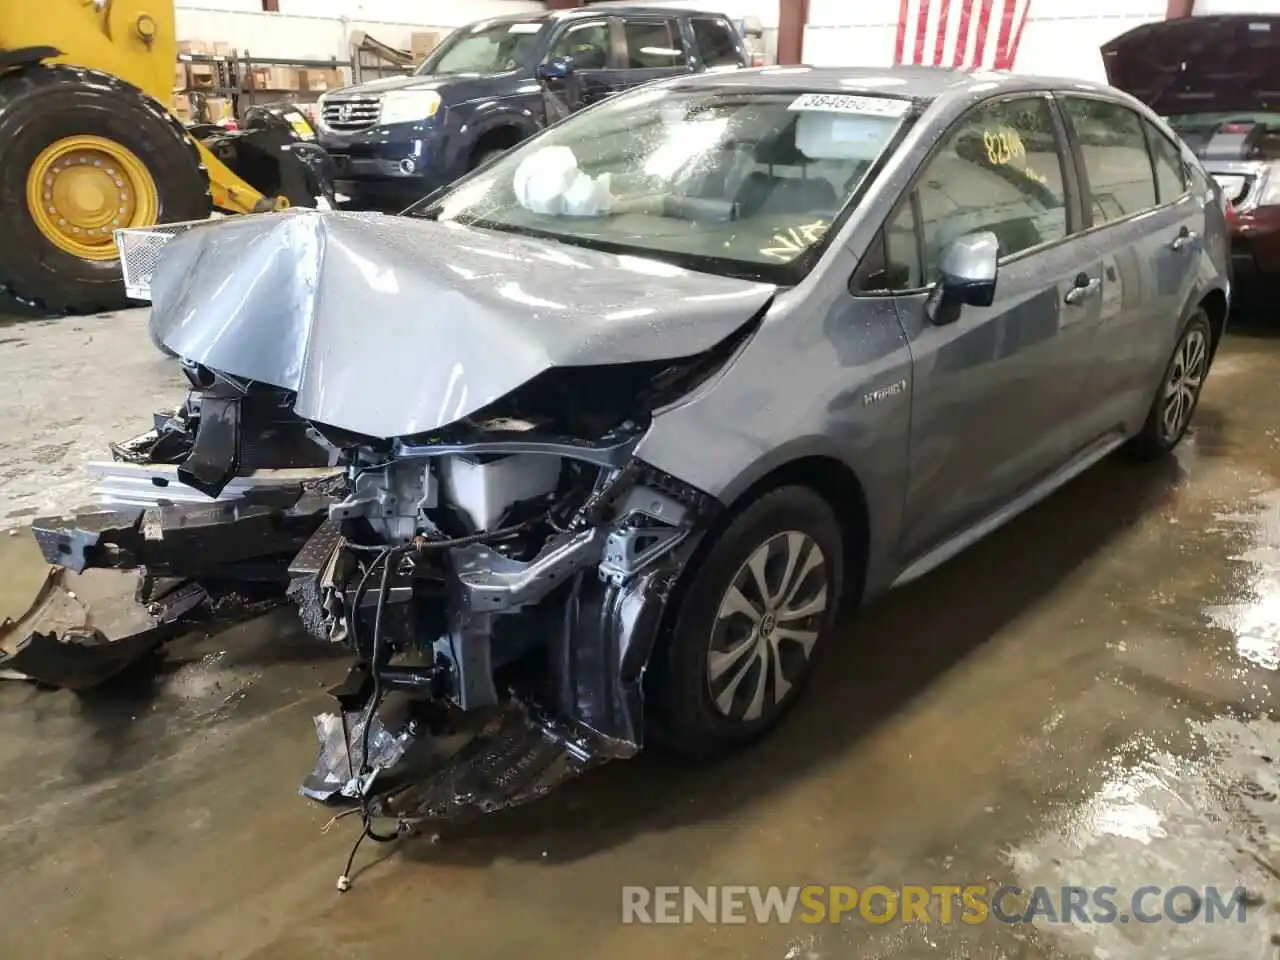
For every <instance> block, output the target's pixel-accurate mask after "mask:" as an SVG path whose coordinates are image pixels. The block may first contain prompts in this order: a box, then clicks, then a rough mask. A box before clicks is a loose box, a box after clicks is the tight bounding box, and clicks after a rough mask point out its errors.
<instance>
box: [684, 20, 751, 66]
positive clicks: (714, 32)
mask: <svg viewBox="0 0 1280 960" xmlns="http://www.w3.org/2000/svg"><path fill="white" fill-rule="evenodd" d="M689 22H690V24H691V25H692V27H693V36H694V39H696V40H697V41H698V54H699V56H701V57H702V65H703V66H704V67H707V68H708V69H710V68H712V67H741V66H745V64H744V63H743V62H742V56H741V54H739V53H738V41H737V40H736V39H735V37H734V35H733V28H732V27H730V26H729V24H727V23H725V21H723V20H702V19H698V18H694V19H693V20H691V21H689Z"/></svg>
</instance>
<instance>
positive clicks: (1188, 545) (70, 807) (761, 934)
mask: <svg viewBox="0 0 1280 960" xmlns="http://www.w3.org/2000/svg"><path fill="white" fill-rule="evenodd" d="M0 340H4V341H10V342H7V343H4V344H3V345H0V383H4V384H5V385H6V389H5V391H4V394H3V395H2V396H0V410H2V411H3V413H2V415H0V470H3V471H4V472H3V474H0V518H6V517H7V518H8V522H10V523H13V524H17V523H20V522H22V519H23V518H24V517H25V516H28V515H29V511H31V510H33V509H34V510H39V511H41V512H43V511H45V510H48V509H50V508H54V509H62V508H66V507H70V506H72V505H74V503H75V502H77V499H83V494H84V492H85V490H86V489H87V487H86V486H85V485H84V482H83V481H82V480H81V479H80V478H79V477H78V475H77V470H78V464H79V462H80V461H81V460H82V459H83V458H85V457H86V456H88V455H92V456H98V455H99V454H100V452H101V450H102V445H103V444H104V443H105V441H106V440H107V439H108V438H111V437H118V436H123V435H126V434H128V433H130V432H131V431H132V430H133V428H134V427H135V426H136V422H135V421H136V420H141V419H142V418H143V417H145V415H146V414H147V413H148V412H149V410H150V409H151V407H152V406H153V405H154V404H155V403H156V402H157V401H160V402H164V401H169V400H171V399H172V398H173V397H174V396H176V393H175V392H174V387H175V378H174V377H173V372H172V371H171V370H170V369H169V368H168V365H166V364H165V363H164V362H163V361H162V360H160V359H158V358H156V357H155V355H154V354H153V353H152V351H151V348H150V347H149V345H148V344H147V343H146V339H145V334H144V333H143V328H142V325H141V320H140V319H139V318H138V317H136V316H130V315H122V316H120V317H117V318H114V319H110V320H84V321H81V320H75V321H64V322H62V323H60V324H57V325H54V326H21V327H16V328H15V327H8V328H2V329H0ZM73 358H74V363H73V362H72V359H73ZM104 369H111V370H112V371H113V372H112V374H111V375H110V376H108V375H107V374H105V373H103V372H101V371H103V370H104ZM1278 373H1280V322H1276V323H1274V324H1272V325H1271V327H1270V328H1269V327H1268V325H1267V324H1266V323H1265V322H1262V321H1255V322H1254V324H1253V325H1252V326H1251V327H1250V328H1249V329H1246V330H1243V331H1239V332H1235V333H1233V334H1232V335H1231V336H1230V337H1229V339H1228V341H1227V343H1226V344H1225V345H1224V347H1223V349H1222V352H1221V354H1220V356H1219V358H1218V361H1217V364H1216V366H1215V368H1214V371H1213V374H1212V375H1211V377H1210V380H1209V385H1208V388H1207V392H1206V394H1205V398H1204V401H1203V404H1202V407H1201V409H1200V411H1199V413H1198V416H1197V422H1196V428H1195V434H1194V437H1193V438H1192V439H1191V440H1190V441H1189V442H1187V443H1186V444H1185V445H1184V447H1183V448H1182V450H1181V451H1180V452H1179V455H1178V456H1177V457H1176V458H1170V459H1169V460H1168V461H1167V462H1165V463H1163V464H1160V465H1156V466H1154V467H1147V468H1136V467H1133V466H1131V465H1129V464H1126V463H1124V462H1121V461H1109V462H1106V463H1103V464H1102V465H1100V466H1099V467H1097V468H1095V469H1094V470H1092V471H1091V472H1089V473H1088V474H1087V475H1085V476H1084V477H1082V478H1080V479H1079V480H1077V481H1076V482H1075V483H1073V484H1071V485H1070V486H1069V487H1068V488H1067V489H1065V490H1063V491H1061V492H1060V493H1058V494H1057V495H1055V496H1054V497H1052V498H1051V499H1050V500H1049V501H1047V502H1046V503H1044V504H1043V505H1041V506H1040V507H1038V508H1036V509H1035V510H1033V511H1032V512H1030V513H1029V514H1027V515H1026V516H1024V517H1022V518H1021V519H1019V520H1018V521H1016V522H1015V523H1013V524H1012V525H1011V526H1009V527H1007V528H1006V529H1004V530H1003V531H1001V532H999V533H998V534H996V535H995V536H993V537H991V538H990V539H989V540H987V541H986V542H984V543H982V544H980V545H979V546H977V547H976V548H974V549H973V550H971V551H970V552H968V553H967V554H965V555H963V556H961V557H959V558H958V559H956V560H955V561H953V562H952V563H950V564H949V565H947V566H946V567H944V568H943V569H941V570H939V571H937V572H936V573H934V574H933V575H931V576H929V577H927V578H926V579H925V580H924V581H922V582H919V583H917V584H915V585H913V586H911V587H909V588H906V589H904V590H902V591H900V592H898V593H897V594H895V595H893V596H891V597H889V598H888V599H887V600H885V601H884V602H881V603H879V604H877V605H875V606H874V608H872V609H869V610H867V611H865V612H863V613H862V614H861V615H860V616H859V617H858V618H857V620H856V621H851V622H850V623H849V625H848V627H847V630H846V631H845V634H846V635H845V637H844V642H843V643H842V644H841V645H839V646H838V648H836V649H833V650H832V651H831V655H830V657H829V659H828V660H827V662H826V664H825V668H824V670H823V671H822V673H821V674H820V675H819V677H818V678H817V680H816V682H815V683H814V685H813V687H812V688H811V689H810V691H809V692H808V695H807V697H806V699H805V700H804V701H803V702H802V704H801V705H800V707H799V709H798V710H797V711H796V713H795V714H794V715H793V716H792V717H791V718H790V719H789V720H788V721H787V722H786V723H785V724H784V725H783V726H782V727H781V728H780V729H778V730H777V731H776V732H775V734H774V735H773V736H772V737H771V738H769V739H768V740H767V741H766V742H764V743H762V744H761V745H759V746H758V747H757V748H755V749H752V750H750V751H749V752H746V753H744V754H742V755H740V756H737V757H734V758H732V759H730V760H728V761H725V762H722V763H719V764H715V765H710V766H704V767H697V768H695V767H689V766H686V765H682V764H679V763H676V762H674V761H672V760H670V759H668V758H665V757H663V756H661V755H658V754H656V753H655V754H646V755H642V756H641V757H640V758H639V759H637V760H635V761H631V762H627V763H616V764H613V765H611V766H608V767H605V768H604V769H602V770H601V771H599V772H598V773H596V774H593V775H590V776H588V777H587V778H584V779H583V780H580V781H578V782H577V783H575V784H571V785H570V786H568V787H566V788H565V789H563V790H562V791H561V792H559V793H557V794H554V795H552V796H551V797H549V798H548V799H546V800H545V801H543V802H541V803H539V804H534V805H531V806H529V807H526V808H523V809H521V810H517V811H512V812H510V813H509V814H505V815H498V816H494V817H490V818H488V819H487V820H484V821H482V822H480V823H478V824H476V825H473V826H470V827H467V828H466V829H462V830H455V831H452V832H445V834H444V835H443V836H441V837H440V838H439V839H438V840H437V841H436V842H429V841H428V840H425V839H423V840H420V841H414V842H410V843H405V844H401V845H398V846H392V847H389V848H384V847H372V846H367V847H366V848H365V849H364V850H363V851H362V852H361V856H360V860H359V861H358V862H359V872H358V875H357V877H356V879H355V886H354V887H353V889H352V890H351V891H350V892H349V893H347V894H345V895H339V894H337V893H336V892H335V890H334V881H335V878H336V877H337V875H338V873H339V872H340V871H341V868H342V864H343V861H344V859H345V857H346V854H347V851H348V848H349V844H350V842H351V840H352V839H354V834H355V832H356V828H355V827H354V826H353V825H352V824H351V821H350V820H345V821H341V822H339V823H338V824H336V825H334V826H333V827H332V828H331V829H330V830H329V831H328V832H327V833H326V832H325V831H324V827H325V823H326V820H327V819H328V815H327V814H326V813H325V812H324V811H323V810H320V809H318V808H316V807H314V806H312V805H310V804H308V803H307V802H305V801H303V800H301V799H299V798H298V796H297V795H296V787H297V783H298V782H299V779H300V778H301V776H302V775H303V774H304V773H305V772H306V771H307V770H308V769H309V768H310V765H311V763H312V761H313V759H314V740H313V738H312V734H311V720H310V718H311V716H312V714H313V713H315V712H317V711H319V710H322V709H326V708H327V703H326V701H325V698H324V697H323V695H322V690H321V688H322V687H323V686H325V685H327V684H328V683H330V682H332V681H334V680H335V679H336V678H337V677H338V676H339V675H340V674H341V671H342V668H343V664H342V662H341V661H340V660H335V659H332V658H326V657H324V656H322V655H321V654H323V651H316V649H315V647H314V645H313V644H312V643H310V642H309V641H308V640H307V639H306V638H305V637H303V636H302V635H301V633H300V631H299V630H298V628H297V627H296V625H295V624H294V622H293V621H292V619H291V618H290V617H289V616H287V615H282V614H277V615H273V616H272V617H270V618H268V619H266V620H263V621H259V622H257V623H254V624H248V625H243V626H240V627H238V628H236V629H233V630H230V631H226V632H223V633H221V634H218V635H216V636H208V637H206V636H195V637H191V638H188V639H186V640H183V641H181V642H180V643H178V644H177V645H175V646H174V647H173V648H172V649H171V650H170V651H169V655H168V656H167V658H166V659H165V661H164V663H163V666H162V667H161V669H160V670H159V671H158V674H157V675H156V676H154V678H148V677H146V676H143V677H140V678H135V679H134V680H133V681H132V682H131V683H126V684H122V685H119V686H118V687H117V688H114V689H111V690H103V691H98V692H95V693H94V694H92V695H81V696H75V695H72V694H68V693H51V692H46V691H40V690H36V689H33V688H32V687H30V686H28V685H26V684H24V683H20V682H8V683H3V684H0V865H3V870H2V871H0V904H2V905H3V906H2V908H0V909H2V910H3V917H4V919H3V921H2V922H0V956H3V957H18V956H23V957H56V958H67V960H79V958H85V960H99V958H115V957H119V958H125V957H127V958H130V960H136V958H151V957H156V958H161V957H163V958H173V957H182V958H196V957H226V958H241V960H249V958H255V960H257V958H271V960H291V958H308V960H327V958H334V960H337V958H364V957H379V958H385V957H410V956H432V955H435V956H442V957H459V958H472V957H474V958H485V957H493V958H499V957H502V958H506V957H510V956H521V957H528V958H544V957H545V958H552V957H554V958H564V957H588V956H589V957H593V958H598V960H602V958H608V960H612V958H620V960H621V958H651V957H654V956H668V957H689V958H694V957H696V958H726V960H728V958H734V960H741V958H751V960H756V958H772V960H784V958H785V960H826V958H850V960H854V958H857V960H872V958H885V960H887V958H916V957H946V958H957V960H958V958H969V960H979V958H989V960H997V958H999V960H1036V958H1039V960H1049V958H1070V957H1095V958H1102V960H1107V958H1112V960H1116V958H1141V960H1146V958H1152V960H1155V958H1160V960H1185V958H1223V960H1227V958H1233V960H1234V958H1241V960H1245V958H1264V957H1276V956H1277V955H1280V952H1278V951H1280V948H1277V946H1276V943H1277V942H1280V936H1277V935H1280V849H1278V843H1280V841H1278V840H1277V838H1280V799H1278V798H1277V795H1278V794H1280V722H1277V720H1276V719H1275V717H1276V707H1277V704H1278V703H1280V676H1278V675H1277V671H1280V420H1278V419H1277V417H1276V413H1275V411H1276V410H1277V409H1278V408H1280V376H1278V375H1277V374H1278ZM0 526H3V521H0ZM37 566H38V565H37V563H36V560H35V555H34V551H33V550H32V548H31V547H30V545H29V544H28V541H27V537H26V535H25V533H23V534H20V535H17V536H13V537H8V536H3V535H0V570H2V571H3V572H4V576H3V577H0V615H2V614H3V612H5V606H6V604H8V605H9V606H12V605H13V604H14V603H16V601H17V599H18V596H20V595H21V591H22V590H23V589H24V587H23V585H22V584H23V578H24V577H27V578H29V577H31V576H32V575H33V574H32V571H34V570H36V569H37ZM811 883H813V884H840V885H845V884H847V885H852V886H856V887H860V888H862V887H866V886H868V885H872V884H884V885H887V886H889V887H897V886H899V885H902V884H923V885H926V886H934V885H942V884H955V885H959V886H965V885H970V884H979V883H990V884H1000V883H1011V884H1017V885H1019V886H1021V887H1023V888H1031V887H1033V886H1035V885H1045V886H1048V887H1053V888H1055V889H1056V888H1059V887H1061V886H1063V885H1070V886H1084V887H1098V886H1110V887H1115V888H1117V890H1118V894H1117V895H1116V897H1115V899H1116V900H1117V901H1118V902H1119V904H1120V912H1121V913H1122V914H1123V913H1125V907H1126V906H1127V905H1128V903H1129V899H1128V898H1129V897H1130V896H1131V895H1132V894H1133V893H1134V892H1135V891H1138V890H1139V889H1140V888H1142V887H1143V886H1146V885H1153V886H1157V887H1160V888H1162V889H1164V890H1167V889H1169V888H1172V887H1174V886H1176V885H1180V884H1185V885H1189V886H1192V887H1197V888H1199V889H1201V890H1203V889H1204V888H1205V887H1206V886H1209V885H1216V886H1218V887H1221V888H1223V890H1224V894H1225V893H1229V892H1230V890H1231V889H1233V888H1236V887H1242V888H1243V889H1244V890H1245V895H1244V900H1243V902H1244V904H1245V906H1246V917H1245V920H1244V922H1243V923H1233V922H1224V921H1223V919H1222V918H1221V916H1219V919H1218V920H1217V922H1216V923H1213V924H1208V923H1204V922H1201V921H1199V920H1196V921H1194V922H1189V923H1178V922H1173V920H1170V919H1166V920H1164V921H1162V922H1158V923H1150V924H1146V923H1121V922H1114V923H1099V922H1093V923H1086V922H1081V919H1080V917H1079V916H1078V915H1077V916H1075V917H1073V918H1072V920H1071V922H1067V923H1052V922H1049V921H1048V920H1047V919H1046V918H1045V917H1044V916H1043V915H1042V916H1041V917H1039V918H1038V919H1037V920H1036V921H1035V922H1034V923H1031V924H1005V923H998V922H995V921H994V920H988V921H987V922H985V923H981V924H967V923H961V922H953V923H951V924H949V925H945V924H940V923H934V924H930V925H924V924H919V923H915V924H902V923H898V922H890V923H883V924H877V923H871V922H868V921H867V920H866V919H864V918H863V917H861V916H859V915H858V912H857V911H856V910H855V911H854V912H853V913H852V914H850V915H848V916H846V917H845V918H844V919H843V920H842V922H840V923H824V924H820V925H806V924H803V923H799V922H793V923H791V924H778V923H773V924H761V923H756V922H748V923H744V924H719V925H712V924H709V923H705V922H694V923H691V924H687V925H654V926H640V925H624V924H623V923H622V922H621V918H622V910H621V904H622V894H621V888H622V887H623V886H624V885H674V884H691V885H694V886H696V887H698V888H705V887H706V886H708V885H728V884H759V885H780V886H790V885H797V884H811ZM1182 902H1183V904H1184V906H1183V907H1181V908H1179V910H1180V911H1181V912H1179V910H1175V911H1174V913H1173V915H1174V916H1178V917H1180V918H1181V919H1186V917H1187V916H1188V915H1189V914H1190V911H1189V910H1188V908H1187V907H1186V906H1185V904H1186V903H1187V901H1186V898H1184V899H1183V901H1182ZM1160 903H1161V898H1160V896H1158V895H1157V896H1156V897H1154V898H1152V899H1149V900H1147V901H1145V907H1146V909H1147V910H1148V911H1151V910H1155V909H1158V907H1159V905H1160ZM932 910H933V913H932V915H933V917H934V918H935V919H936V918H937V917H938V916H939V914H940V903H939V902H935V903H934V904H933V907H932ZM881 912H882V908H881V907H877V911H876V914H877V915H879V913H881ZM959 915H960V909H959V907H958V906H957V909H956V913H955V916H957V917H958V916H959ZM1095 916H1096V914H1095ZM1273 938H1274V939H1273Z"/></svg>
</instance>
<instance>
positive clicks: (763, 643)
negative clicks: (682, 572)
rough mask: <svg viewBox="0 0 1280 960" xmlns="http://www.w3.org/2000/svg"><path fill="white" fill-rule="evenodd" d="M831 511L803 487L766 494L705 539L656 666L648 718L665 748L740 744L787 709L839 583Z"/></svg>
mask: <svg viewBox="0 0 1280 960" xmlns="http://www.w3.org/2000/svg"><path fill="white" fill-rule="evenodd" d="M843 574H844V556H843V541H842V537H841V532H840V524H839V520H838V519H837V517H836V515H835V512H834V511H833V510H832V509H831V507H830V506H829V505H828V504H827V502H826V501H825V500H823V499H822V498H821V497H820V496H818V495H817V494H816V493H814V492H813V491H811V490H809V489H807V488H804V487H796V486H791V487H783V488H780V489H777V490H773V491H771V492H769V493H767V494H765V495H764V496H762V497H761V498H760V499H759V500H757V501H756V502H755V503H753V504H752V505H751V506H750V507H748V508H747V509H746V510H744V511H743V512H742V513H741V514H739V515H738V516H737V517H736V518H735V519H734V520H733V521H732V522H731V523H730V524H729V526H728V527H727V528H726V529H725V531H724V532H723V534H721V536H720V537H719V538H718V539H717V540H716V541H715V543H714V544H712V546H711V548H710V550H709V551H708V552H707V554H706V556H705V558H704V559H703V561H702V563H701V564H699V566H698V567H697V569H696V570H695V571H693V572H692V574H691V576H692V580H691V581H690V582H689V583H688V584H687V589H685V590H683V591H682V595H683V597H684V599H683V601H682V603H681V606H680V608H679V611H678V613H677V616H676V620H675V625H674V628H673V630H672V633H671V636H670V639H669V643H668V646H667V649H666V650H665V656H664V657H662V658H661V661H660V662H659V663H658V664H656V666H657V670H656V671H655V674H656V677H655V687H656V689H654V690H653V691H652V692H653V694H654V696H653V697H652V700H655V701H656V707H657V714H658V716H657V717H656V721H657V726H658V729H659V731H660V733H661V735H662V739H663V740H664V741H666V742H667V743H668V745H670V746H671V747H672V748H673V749H675V750H676V751H678V752H680V753H683V754H685V755H687V756H692V757H707V756H712V755H715V754H719V753H723V752H726V751H728V750H730V749H732V748H734V747H737V746H740V745H743V744H745V743H748V742H750V741H752V740H754V739H756V738H757V737H759V736H760V735H762V734H763V733H764V732H765V731H767V730H768V729H769V728H771V727H772V726H773V725H774V724H776V723H777V722H778V721H779V720H780V719H782V717H783V715H784V714H785V713H786V712H787V710H789V709H790V707H791V706H792V704H793V703H794V702H795V700H796V699H797V697H798V696H799V694H800V691H801V690H802V689H803V687H804V684H805V682H806V681H807V680H808V678H809V675H810V673H811V671H812V667H813V663H814V658H815V655H816V654H817V653H818V651H819V650H820V649H821V647H822V646H823V645H824V643H825V641H826V639H827V637H828V635H829V634H830V633H831V630H832V625H833V623H834V622H835V615H836V611H837V607H838V604H839V601H840V592H841V585H842V583H843V582H844V578H843Z"/></svg>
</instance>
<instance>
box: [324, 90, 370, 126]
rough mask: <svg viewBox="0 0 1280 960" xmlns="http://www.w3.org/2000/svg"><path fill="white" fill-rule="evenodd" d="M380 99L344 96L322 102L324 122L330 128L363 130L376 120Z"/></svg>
mask: <svg viewBox="0 0 1280 960" xmlns="http://www.w3.org/2000/svg"><path fill="white" fill-rule="evenodd" d="M381 112H382V101H381V99H380V98H378V97H344V98H343V99H341V100H326V101H325V102H324V114H323V115H324V122H325V126H327V127H328V128H329V129H330V130H339V131H342V132H349V131H353V130H365V129H367V128H369V127H372V126H373V125H374V124H375V123H377V122H378V115H379V114H380V113H381Z"/></svg>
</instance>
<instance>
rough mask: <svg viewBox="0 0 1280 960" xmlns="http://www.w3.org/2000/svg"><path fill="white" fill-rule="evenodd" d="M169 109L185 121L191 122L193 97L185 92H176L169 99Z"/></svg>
mask: <svg viewBox="0 0 1280 960" xmlns="http://www.w3.org/2000/svg"><path fill="white" fill-rule="evenodd" d="M169 109H170V110H171V111H173V115H174V116H175V117H177V118H178V119H179V120H181V121H182V122H183V123H190V122H191V98H190V97H188V96H187V95H186V94H185V93H175V94H174V95H173V99H172V100H170V101H169Z"/></svg>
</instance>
